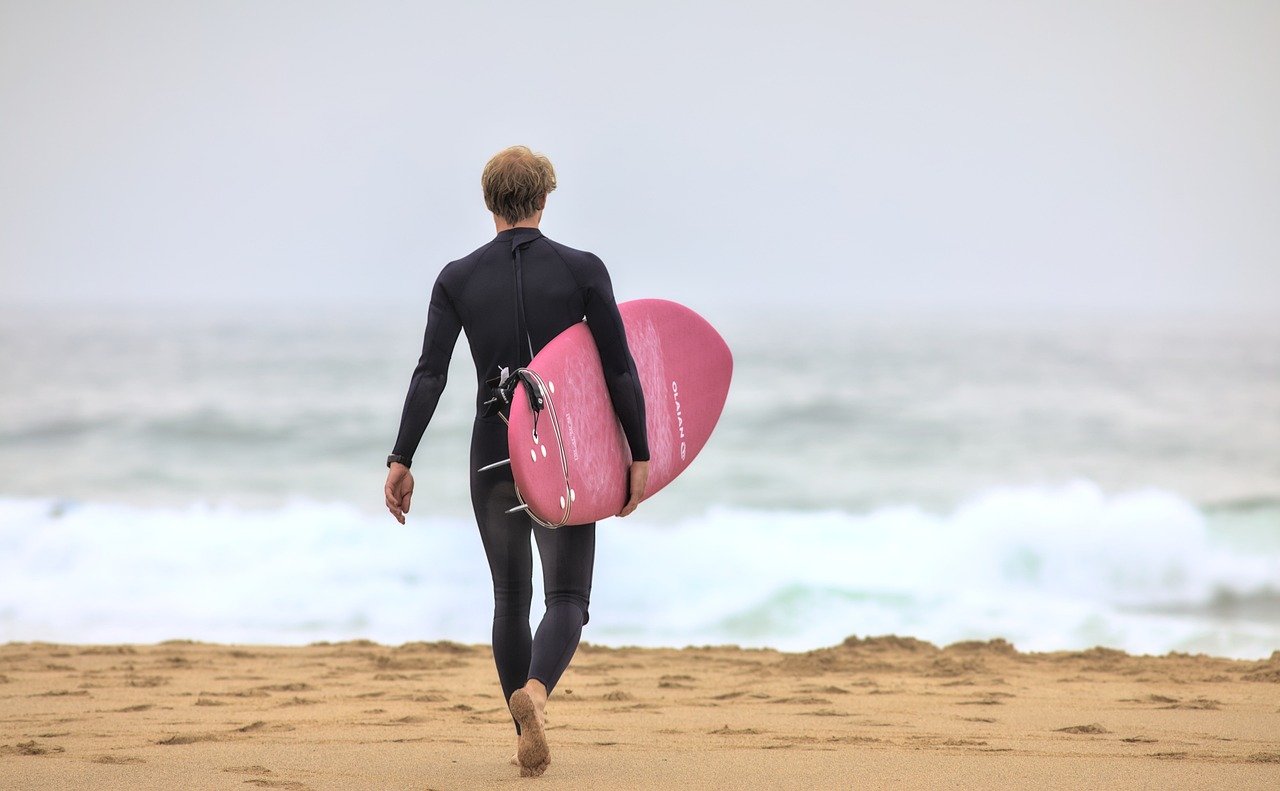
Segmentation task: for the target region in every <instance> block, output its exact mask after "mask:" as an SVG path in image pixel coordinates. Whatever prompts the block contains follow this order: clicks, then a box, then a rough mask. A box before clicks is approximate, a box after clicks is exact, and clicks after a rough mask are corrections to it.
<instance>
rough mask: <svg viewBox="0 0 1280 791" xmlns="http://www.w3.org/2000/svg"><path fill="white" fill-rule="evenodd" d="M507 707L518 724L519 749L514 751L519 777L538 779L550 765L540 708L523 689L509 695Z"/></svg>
mask: <svg viewBox="0 0 1280 791" xmlns="http://www.w3.org/2000/svg"><path fill="white" fill-rule="evenodd" d="M508 707H509V708H510V709H511V716H513V717H515V718H516V722H518V723H520V739H519V747H518V749H517V750H516V758H517V759H518V760H519V763H520V776H521V777H539V776H541V775H542V773H543V772H545V771H547V767H548V766H549V765H550V764H551V749H550V748H549V747H547V734H546V733H545V732H544V731H543V730H542V723H543V720H544V719H545V716H544V715H543V712H542V707H541V706H539V705H537V703H536V702H535V701H534V699H533V696H532V695H530V694H529V693H528V692H527V691H525V690H524V689H523V688H522V689H517V690H516V691H515V692H512V693H511V700H510V701H509V703H508Z"/></svg>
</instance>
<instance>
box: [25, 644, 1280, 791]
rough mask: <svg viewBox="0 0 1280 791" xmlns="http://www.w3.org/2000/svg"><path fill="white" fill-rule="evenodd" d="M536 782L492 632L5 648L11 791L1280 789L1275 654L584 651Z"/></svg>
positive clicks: (963, 647) (850, 648) (567, 682)
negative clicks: (519, 741) (446, 637)
mask: <svg viewBox="0 0 1280 791" xmlns="http://www.w3.org/2000/svg"><path fill="white" fill-rule="evenodd" d="M547 715H548V726H547V732H548V736H549V739H550V741H551V749H552V762H551V767H550V768H549V769H548V770H547V772H546V774H545V775H543V776H542V777H540V778H535V779H522V778H521V777H519V771H518V769H517V768H516V767H514V766H511V765H510V764H508V763H507V761H508V758H509V757H510V755H511V753H512V751H513V744H514V729H513V727H512V725H511V722H510V720H509V718H508V716H507V711H506V708H505V706H504V705H503V701H502V700H501V695H500V691H499V689H498V686H497V683H496V674H495V671H494V668H493V664H492V655H491V653H490V650H489V648H488V646H485V645H461V644H457V643H450V642H436V643H408V644H405V645H401V646H383V645H378V644H376V643H372V642H366V641H356V642H345V643H332V644H328V643H321V644H315V645H310V646H306V647H270V646H230V645H216V644H207V643H194V642H188V641H173V642H165V643H160V644H156V645H111V646H85V645H53V644H46V643H10V644H7V645H5V646H3V647H0V787H3V788H5V789H50V788H59V789H79V788H93V789H116V788H120V789H125V788H129V789H137V788H184V789H203V788H222V789H225V788H241V787H262V788H284V789H340V788H341V789H363V788H368V789H402V788H403V789H464V788H491V787H495V786H496V787H503V786H518V785H523V784H536V785H537V786H538V787H542V788H593V789H594V788H608V789H612V788H667V787H679V788H851V787H858V788H993V787H997V788H998V787H1034V788H1085V787H1100V788H1241V789H1244V788H1258V789H1264V788H1266V789H1274V788H1277V787H1280V652H1277V653H1276V654H1274V655H1273V656H1272V657H1271V658H1270V659H1269V660H1265V661H1241V660H1228V659H1217V658H1212V657H1206V656H1187V655H1177V654H1174V655H1168V656H1161V657H1150V656H1129V655H1127V654H1123V653H1121V652H1118V651H1112V650H1108V649H1101V648H1097V649H1093V650H1090V651H1084V652H1060V653H1049V654H1025V653H1019V652H1017V651H1015V650H1014V649H1013V648H1012V647H1011V646H1010V645H1008V644H1007V643H1005V642H1003V641H993V642H989V643H959V644H955V645H952V646H948V647H946V648H944V649H940V648H937V647H935V646H933V645H931V644H928V643H924V642H920V641H917V640H913V639H909V638H898V637H880V638H871V639H859V638H849V639H848V640H846V641H845V642H844V643H843V644H842V645H839V646H835V647H831V648H825V649H820V650H816V651H809V652H805V653H784V652H779V651H774V650H771V649H742V648H738V647H736V646H711V647H689V648H684V649H651V648H606V647H601V646H595V645H590V644H583V646H582V647H581V649H580V650H579V652H578V654H577V656H576V657H575V659H574V661H573V664H572V665H571V666H570V668H569V670H568V671H567V673H566V674H565V676H564V678H563V679H562V680H561V683H560V685H559V687H557V689H556V690H555V693H554V694H553V696H552V698H551V702H550V704H549V705H548V709H547Z"/></svg>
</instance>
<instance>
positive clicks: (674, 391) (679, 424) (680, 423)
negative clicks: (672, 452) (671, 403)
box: [671, 379, 686, 461]
mask: <svg viewBox="0 0 1280 791" xmlns="http://www.w3.org/2000/svg"><path fill="white" fill-rule="evenodd" d="M671 397H672V399H674V400H675V402H676V428H677V429H678V430H679V431H680V461H684V455H685V451H686V446H685V442H684V417H683V416H682V415H681V414H680V385H678V384H676V381H675V380H674V379H672V380H671Z"/></svg>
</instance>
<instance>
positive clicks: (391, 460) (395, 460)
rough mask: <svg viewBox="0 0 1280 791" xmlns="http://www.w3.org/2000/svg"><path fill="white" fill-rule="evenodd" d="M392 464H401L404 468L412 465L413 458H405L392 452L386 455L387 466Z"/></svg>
mask: <svg viewBox="0 0 1280 791" xmlns="http://www.w3.org/2000/svg"><path fill="white" fill-rule="evenodd" d="M392 464H403V465H404V466H405V469H408V468H409V467H411V466H413V459H409V458H406V457H404V456H401V455H400V454H398V453H392V454H391V455H390V456H388V457H387V466H388V467H390V466H391V465H392Z"/></svg>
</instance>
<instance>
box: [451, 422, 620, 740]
mask: <svg viewBox="0 0 1280 791" xmlns="http://www.w3.org/2000/svg"><path fill="white" fill-rule="evenodd" d="M507 456H508V449H507V429H506V426H505V425H504V424H502V423H501V422H496V423H495V422H490V421H484V420H477V421H476V424H475V428H474V430H473V432H472V437H471V470H472V473H471V504H472V507H473V509H474V510H475V515H476V523H477V525H478V526H479V528H480V540H481V543H482V544H483V545H484V550H485V555H486V556H487V558H488V560H489V571H490V572H491V574H492V575H493V600H494V605H493V657H494V662H495V663H496V664H497V666H498V679H499V681H500V682H501V684H502V692H503V699H504V700H506V699H509V698H510V697H511V693H512V692H515V691H516V690H517V689H519V688H520V687H523V686H524V684H525V682H526V681H527V680H528V679H530V678H536V679H538V680H539V681H541V682H542V683H543V685H545V686H546V688H547V693H548V694H550V693H551V691H552V690H553V689H554V688H555V685H556V683H557V682H558V681H559V680H560V676H561V675H562V674H563V673H564V671H565V668H567V667H568V666H569V661H570V660H571V659H572V658H573V654H574V651H575V650H576V649H577V647H578V641H579V639H580V637H581V635H582V627H583V625H584V624H586V623H587V621H588V620H590V615H589V613H588V606H589V603H590V596H591V574H592V568H593V566H594V563H595V535H596V533H595V530H596V527H595V524H594V523H592V524H589V525H573V526H566V527H561V528H555V529H552V528H546V527H542V526H541V525H537V524H535V523H534V522H533V520H531V519H530V518H529V517H528V516H527V515H526V514H524V513H515V514H507V513H506V511H507V509H509V508H513V507H514V506H516V505H517V504H518V502H519V500H518V499H517V498H516V493H515V483H514V481H513V480H512V478H511V468H510V467H509V466H506V467H499V468H497V469H494V470H489V471H487V472H475V470H477V469H478V468H480V467H482V466H484V465H486V464H490V463H492V462H495V461H498V460H500V459H505V458H507ZM531 531H532V532H533V533H534V535H535V536H536V537H537V541H538V554H539V556H540V557H541V559H542V578H543V589H544V590H545V593H546V599H545V602H546V607H547V611H546V614H545V615H544V616H543V618H542V622H541V623H540V624H539V625H538V633H537V635H536V636H534V637H531V635H530V630H529V609H530V603H531V600H532V598H533V554H532V547H531V546H530V541H529V533H530V532H531ZM513 721H514V720H513ZM519 732H520V726H519V724H518V723H517V724H516V733H519Z"/></svg>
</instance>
